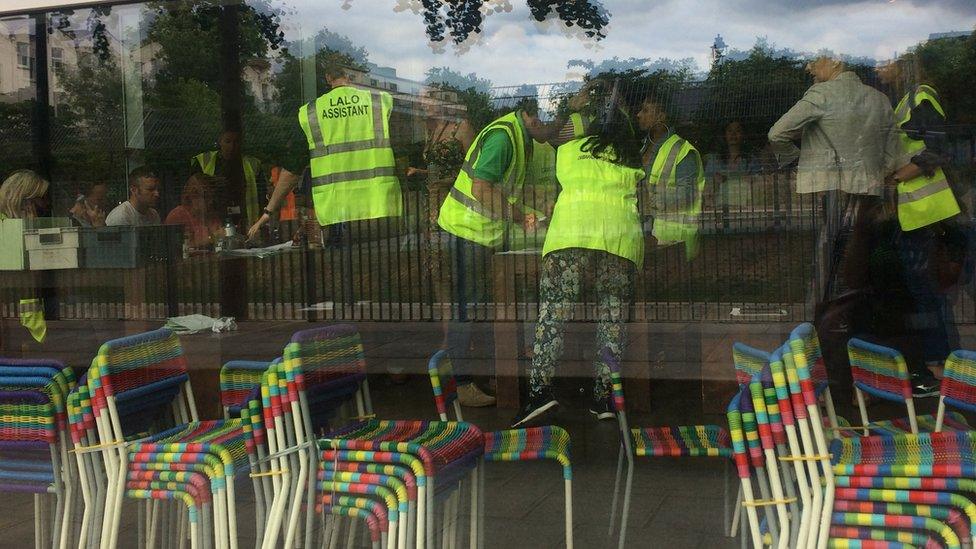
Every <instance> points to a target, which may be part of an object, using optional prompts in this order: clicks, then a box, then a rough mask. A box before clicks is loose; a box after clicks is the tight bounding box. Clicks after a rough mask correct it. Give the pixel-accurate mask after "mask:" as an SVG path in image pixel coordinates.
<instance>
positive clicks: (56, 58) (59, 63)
mask: <svg viewBox="0 0 976 549" xmlns="http://www.w3.org/2000/svg"><path fill="white" fill-rule="evenodd" d="M51 66H52V67H54V68H55V70H57V69H60V68H62V67H64V48H58V47H53V48H51Z"/></svg>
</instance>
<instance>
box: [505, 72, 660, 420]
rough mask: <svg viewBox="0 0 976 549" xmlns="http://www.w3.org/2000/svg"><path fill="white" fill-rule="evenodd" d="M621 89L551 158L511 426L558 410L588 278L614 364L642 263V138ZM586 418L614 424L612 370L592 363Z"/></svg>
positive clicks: (601, 340) (600, 333)
mask: <svg viewBox="0 0 976 549" xmlns="http://www.w3.org/2000/svg"><path fill="white" fill-rule="evenodd" d="M619 88H620V85H619V83H618V84H617V85H615V86H614V90H613V92H612V93H611V94H610V97H609V99H608V100H607V101H606V103H605V106H604V114H603V116H602V118H601V119H600V120H599V121H598V122H597V123H595V124H594V125H593V126H594V127H593V128H592V129H593V130H595V133H594V134H593V135H590V136H585V137H581V138H578V139H574V140H572V141H569V142H568V143H565V144H564V145H561V146H560V147H559V149H558V150H557V153H556V179H557V181H558V183H559V195H558V197H557V199H556V204H555V207H554V210H553V215H552V221H551V223H550V224H549V230H548V232H547V233H546V241H545V245H544V246H543V249H542V277H541V281H540V283H539V294H540V295H539V301H540V306H539V320H538V324H537V325H536V332H535V345H534V352H533V357H532V367H531V371H530V376H529V398H528V401H527V402H526V404H525V406H524V407H523V408H522V410H521V411H520V412H519V414H518V415H517V416H516V417H515V419H514V421H513V422H512V423H513V426H518V425H522V424H524V423H526V422H528V421H530V420H534V419H537V418H539V417H540V416H541V415H543V414H545V413H546V412H547V411H549V410H551V409H553V408H554V407H555V406H557V405H558V402H557V401H556V398H555V396H554V395H553V391H552V377H553V375H554V373H555V370H556V362H558V361H559V359H560V357H561V356H562V353H563V333H564V330H565V324H566V322H567V321H568V320H570V319H571V317H572V311H573V307H574V304H575V302H576V301H577V300H578V298H579V296H580V294H581V292H582V289H583V283H584V280H585V279H586V278H588V277H589V276H592V277H593V280H594V285H595V288H594V289H595V293H596V301H597V307H598V318H599V325H598V328H597V336H596V339H597V347H598V349H599V348H603V347H607V348H609V349H610V351H611V353H612V354H614V355H615V356H617V357H619V355H620V353H621V350H622V347H623V344H624V328H625V323H624V319H625V316H626V310H627V307H628V305H629V302H630V297H631V292H632V288H633V281H634V275H635V273H636V270H637V268H638V267H639V266H641V265H642V264H643V261H644V237H643V233H642V232H641V220H640V215H639V213H638V209H637V186H638V184H639V182H640V181H641V180H642V179H643V178H644V172H643V170H641V169H640V165H641V156H640V146H641V143H640V139H639V137H638V136H637V135H636V134H635V132H634V125H633V124H632V123H631V119H630V114H629V113H630V112H632V109H628V108H626V107H625V106H624V105H623V101H622V100H621V99H620V98H622V97H626V94H625V93H623V92H624V90H621V89H619ZM594 378H595V380H594V385H593V404H592V406H591V408H590V409H591V411H592V412H593V413H594V414H596V415H597V416H598V417H600V418H606V417H612V416H613V408H612V407H611V405H610V392H611V387H610V370H609V367H608V365H606V364H604V363H603V362H602V361H601V360H599V358H598V359H597V360H596V362H595V364H594Z"/></svg>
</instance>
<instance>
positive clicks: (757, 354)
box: [732, 343, 769, 385]
mask: <svg viewBox="0 0 976 549" xmlns="http://www.w3.org/2000/svg"><path fill="white" fill-rule="evenodd" d="M732 363H733V364H735V380H736V382H738V383H739V385H746V384H748V383H749V382H750V381H752V378H753V376H755V375H756V374H758V373H759V372H761V371H762V369H763V368H764V367H765V366H766V364H768V363H769V353H767V352H766V351H763V350H760V349H756V348H755V347H750V346H748V345H746V344H744V343H734V344H733V345H732Z"/></svg>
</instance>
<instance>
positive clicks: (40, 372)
mask: <svg viewBox="0 0 976 549" xmlns="http://www.w3.org/2000/svg"><path fill="white" fill-rule="evenodd" d="M74 384H75V376H74V372H73V371H72V370H71V369H70V368H65V367H64V365H63V364H61V363H59V362H57V361H52V360H14V359H0V492H20V493H33V494H34V544H35V547H43V546H46V545H47V546H51V547H61V548H64V547H67V546H68V544H69V543H70V542H71V538H72V536H73V503H74V498H75V494H74V487H75V485H76V484H77V479H76V475H75V474H74V469H73V468H72V467H71V465H70V462H69V461H68V450H69V448H70V445H71V441H70V436H69V433H68V412H67V406H66V402H67V397H68V393H69V392H70V391H71V389H72V388H73V387H74ZM51 496H53V498H52V497H51ZM52 499H53V503H54V506H53V507H54V508H53V509H52V508H51V505H50V504H51V503H52ZM45 515H47V517H49V519H50V521H49V524H45Z"/></svg>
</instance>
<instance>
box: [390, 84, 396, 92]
mask: <svg viewBox="0 0 976 549" xmlns="http://www.w3.org/2000/svg"><path fill="white" fill-rule="evenodd" d="M390 91H393V92H395V91H397V85H396V84H394V83H393V82H390Z"/></svg>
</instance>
